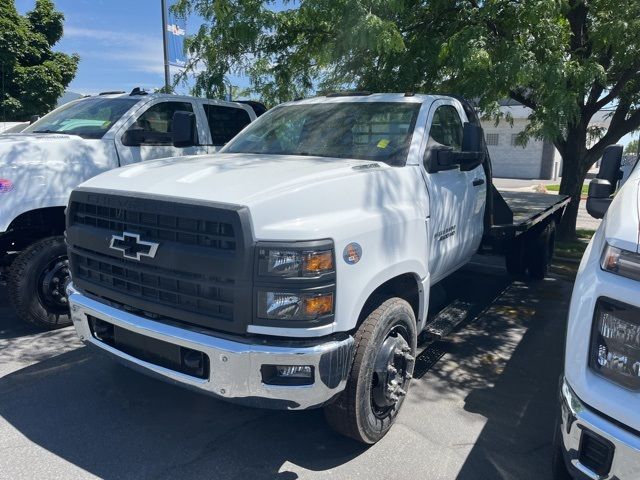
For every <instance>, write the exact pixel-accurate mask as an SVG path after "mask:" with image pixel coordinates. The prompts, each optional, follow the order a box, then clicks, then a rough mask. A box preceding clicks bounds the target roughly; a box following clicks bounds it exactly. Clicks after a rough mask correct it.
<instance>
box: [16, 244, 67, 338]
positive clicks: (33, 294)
mask: <svg viewBox="0 0 640 480" xmlns="http://www.w3.org/2000/svg"><path fill="white" fill-rule="evenodd" d="M66 256H67V247H66V245H65V243H64V237H62V236H58V237H49V238H45V239H43V240H39V241H37V242H36V243H34V244H33V245H31V246H29V247H28V248H27V249H26V250H24V251H23V252H21V253H20V254H19V255H18V257H17V258H16V259H15V260H14V261H13V263H12V264H11V267H10V269H9V276H8V282H7V285H8V289H9V300H10V302H11V303H12V305H13V308H14V309H15V312H16V313H17V315H18V318H20V320H22V321H24V322H27V323H30V324H32V325H35V326H36V327H38V328H44V329H47V330H54V329H57V328H62V327H66V326H68V325H71V317H70V316H69V313H68V312H67V311H66V310H65V309H64V308H63V307H62V306H61V305H54V304H51V305H49V304H47V302H46V301H45V300H44V299H43V297H42V295H41V294H40V293H39V291H40V288H41V285H40V284H41V282H42V280H43V275H46V274H47V269H48V268H50V266H51V264H52V262H57V263H56V265H57V264H58V263H59V262H60V261H63V259H65V258H66ZM61 288H64V287H63V286H61Z"/></svg>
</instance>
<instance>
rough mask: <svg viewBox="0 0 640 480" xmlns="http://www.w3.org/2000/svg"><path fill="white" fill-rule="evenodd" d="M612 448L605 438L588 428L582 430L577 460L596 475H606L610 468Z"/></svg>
mask: <svg viewBox="0 0 640 480" xmlns="http://www.w3.org/2000/svg"><path fill="white" fill-rule="evenodd" d="M614 449H615V447H614V446H613V444H612V443H611V442H610V441H608V440H607V439H605V438H602V437H601V436H600V435H598V434H596V433H593V432H592V431H590V430H583V432H582V437H581V438H580V451H579V455H578V460H579V461H580V463H581V464H582V465H584V466H585V467H587V468H588V469H590V470H592V471H593V472H595V473H597V474H598V475H606V474H608V473H609V470H611V463H612V462H613V454H614Z"/></svg>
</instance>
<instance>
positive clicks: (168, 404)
mask: <svg viewBox="0 0 640 480" xmlns="http://www.w3.org/2000/svg"><path fill="white" fill-rule="evenodd" d="M0 398H2V402H0V415H1V416H2V417H4V418H5V419H6V420H7V421H8V422H10V423H11V424H12V425H13V426H14V427H15V428H17V429H18V430H19V431H20V433H21V434H22V435H25V436H26V437H28V438H29V439H30V440H31V441H32V442H35V443H36V444H38V445H40V446H41V447H43V448H45V449H47V450H48V451H50V452H52V453H53V454H55V455H57V456H59V457H61V458H64V459H65V460H67V461H69V462H72V463H73V464H75V465H77V466H78V467H80V468H82V469H84V470H86V471H88V472H90V473H92V474H94V475H97V476H99V477H102V478H105V477H106V478H146V477H154V478H174V477H176V476H178V477H181V478H182V477H206V478H282V479H290V478H297V474H294V473H293V472H281V473H278V471H279V469H280V468H281V467H282V465H283V464H284V463H285V462H286V461H290V462H293V463H295V464H296V465H300V466H302V467H304V468H307V469H310V470H326V469H330V468H332V467H334V466H336V465H340V464H342V463H345V462H348V461H349V460H351V459H352V458H354V457H355V456H357V455H359V454H360V453H361V452H362V451H363V450H364V449H363V447H362V446H360V445H358V444H356V443H355V442H352V441H350V440H347V439H344V438H341V437H338V436H337V435H335V434H334V433H333V432H332V431H330V430H329V428H328V427H327V426H326V425H325V422H324V417H323V415H322V411H319V410H316V411H310V412H278V411H270V410H258V409H250V408H245V407H241V406H237V405H233V404H230V403H226V402H221V401H218V400H216V399H213V398H211V397H208V396H205V395H201V394H198V393H193V392H190V391H187V390H184V389H182V388H179V387H175V386H173V385H170V384H167V383H164V382H160V381H156V380H154V379H151V378H147V377H145V376H142V375H140V374H138V373H135V372H133V371H130V370H129V369H126V368H125V367H122V366H120V365H118V364H114V363H113V362H112V361H110V360H109V359H107V358H103V357H102V356H101V355H95V354H93V353H90V352H89V350H88V349H86V348H81V349H78V350H75V351H73V352H69V353H66V354H63V355H60V356H58V357H55V358H54V359H51V360H49V361H47V362H43V363H40V364H36V365H33V366H31V367H28V368H25V369H22V370H20V371H18V372H15V373H13V374H10V375H7V376H5V377H3V378H2V379H0Z"/></svg>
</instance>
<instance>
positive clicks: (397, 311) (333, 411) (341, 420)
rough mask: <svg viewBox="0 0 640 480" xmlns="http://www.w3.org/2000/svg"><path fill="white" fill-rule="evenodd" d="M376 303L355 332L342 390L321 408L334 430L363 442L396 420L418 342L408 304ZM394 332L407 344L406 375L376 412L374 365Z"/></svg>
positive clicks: (373, 439)
mask: <svg viewBox="0 0 640 480" xmlns="http://www.w3.org/2000/svg"><path fill="white" fill-rule="evenodd" d="M377 305H379V306H378V307H377V308H376V309H375V310H373V312H371V313H370V314H369V315H368V316H367V317H366V319H365V320H364V321H363V322H362V323H361V324H360V326H359V327H358V330H357V331H356V333H355V335H354V337H355V355H354V360H353V364H352V367H351V371H350V374H349V377H348V379H347V385H346V388H345V390H344V391H343V392H342V394H341V395H340V396H339V397H338V399H337V400H336V401H335V402H334V403H332V404H329V405H327V406H325V408H324V412H325V417H326V419H327V421H328V423H329V425H331V427H332V428H333V429H334V430H336V431H337V432H339V433H341V434H342V435H345V436H347V437H351V438H353V439H354V440H357V441H359V442H362V443H365V444H373V443H376V442H377V441H378V440H380V439H381V438H382V437H384V435H385V434H386V433H387V432H388V431H389V429H390V428H391V426H392V425H393V423H394V422H395V419H396V416H397V415H398V412H399V411H400V408H401V407H402V403H403V401H404V397H405V395H406V390H407V388H408V387H409V382H410V380H411V376H412V374H413V367H414V357H415V352H416V343H417V340H416V339H417V333H416V319H415V316H414V313H413V309H412V308H411V306H410V305H409V303H407V302H406V301H405V300H402V299H400V298H388V299H384V298H381V299H380V301H379V303H377ZM394 334H395V335H396V336H397V335H401V336H402V338H403V341H406V344H407V346H408V348H407V349H406V350H407V351H406V353H405V360H406V361H407V362H408V364H406V365H407V368H406V373H407V375H406V377H405V379H404V383H402V384H401V387H403V388H401V390H402V393H401V394H400V396H399V397H398V400H397V401H396V403H395V405H393V406H392V407H389V408H388V410H385V411H383V412H381V411H377V412H376V411H375V410H374V406H373V404H374V389H375V388H376V387H375V385H374V381H375V380H376V379H377V378H379V377H378V374H377V373H376V374H375V375H374V364H375V363H376V360H377V359H378V353H379V352H381V351H382V347H383V344H385V341H386V340H387V339H389V338H398V337H394ZM385 345H386V344H385ZM401 360H402V358H401Z"/></svg>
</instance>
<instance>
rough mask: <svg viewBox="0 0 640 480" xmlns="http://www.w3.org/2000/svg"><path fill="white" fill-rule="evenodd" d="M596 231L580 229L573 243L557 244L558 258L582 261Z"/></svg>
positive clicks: (556, 254)
mask: <svg viewBox="0 0 640 480" xmlns="http://www.w3.org/2000/svg"><path fill="white" fill-rule="evenodd" d="M594 233H596V231H595V230H588V229H583V228H579V229H578V230H576V239H575V240H574V241H573V242H556V253H555V256H556V257H561V258H569V259H572V260H580V259H581V258H582V254H583V253H584V251H585V249H586V248H587V245H588V244H589V240H591V237H593V234H594Z"/></svg>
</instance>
